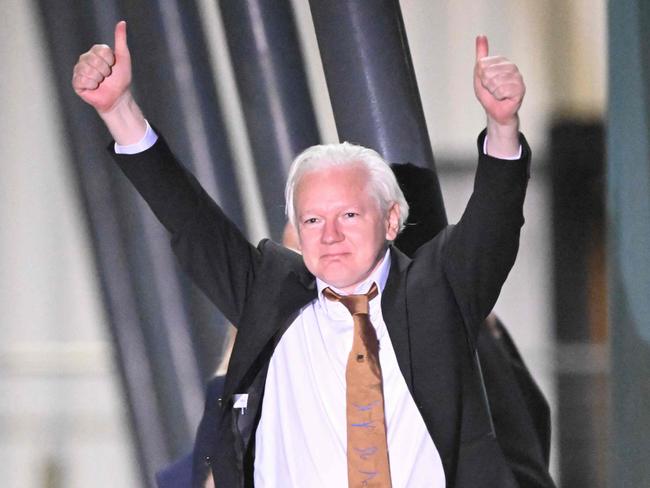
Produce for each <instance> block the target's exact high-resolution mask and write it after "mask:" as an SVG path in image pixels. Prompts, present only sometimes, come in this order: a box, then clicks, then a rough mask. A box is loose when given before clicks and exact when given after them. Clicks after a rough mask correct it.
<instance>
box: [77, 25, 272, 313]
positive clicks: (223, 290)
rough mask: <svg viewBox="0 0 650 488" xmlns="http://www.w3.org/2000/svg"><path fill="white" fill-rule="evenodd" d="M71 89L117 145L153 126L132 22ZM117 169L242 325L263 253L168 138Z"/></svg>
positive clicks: (89, 59)
mask: <svg viewBox="0 0 650 488" xmlns="http://www.w3.org/2000/svg"><path fill="white" fill-rule="evenodd" d="M72 86H73V88H74V90H75V92H76V93H77V94H78V95H79V97H80V98H81V99H82V100H84V101H85V102H86V103H88V104H89V105H91V106H92V107H93V108H94V109H95V110H96V111H97V113H98V114H99V116H100V117H101V118H102V120H103V121H104V123H105V124H106V126H107V128H108V130H109V131H110V133H111V135H112V136H113V138H114V140H115V142H116V143H117V144H119V145H122V146H126V145H131V144H134V143H137V142H139V141H140V140H141V139H142V138H143V136H144V134H145V132H146V129H147V122H146V120H145V118H144V116H143V114H142V111H141V110H140V108H139V107H138V105H137V103H136V102H135V100H134V98H133V96H132V93H131V56H130V53H129V49H128V46H127V40H126V22H124V21H121V22H119V23H118V24H117V25H116V26H115V49H111V48H110V47H109V46H106V45H94V46H93V47H92V48H91V49H90V50H89V51H87V52H86V53H84V54H82V55H81V56H80V57H79V61H78V62H77V64H76V65H75V67H74V73H73V77H72ZM113 157H114V159H115V160H116V161H117V163H118V165H119V167H120V168H121V170H122V171H123V172H124V174H125V175H126V176H127V178H128V179H129V180H130V181H131V183H133V185H134V186H135V188H136V189H137V191H138V192H139V193H140V195H142V197H143V198H144V199H145V200H146V202H147V203H148V204H149V207H151V209H152V210H153V212H154V214H155V215H156V217H157V218H158V220H160V222H161V223H162V224H163V225H164V226H165V227H166V228H167V230H168V231H169V232H170V233H171V235H172V246H173V248H174V252H175V253H176V255H177V256H178V258H179V260H180V261H181V264H182V266H183V268H184V269H185V270H186V271H187V272H188V273H189V274H190V276H191V277H192V279H193V280H194V281H195V283H196V284H197V285H198V286H199V287H200V288H201V289H202V290H203V291H204V292H205V293H206V295H208V297H209V298H210V299H211V300H212V301H213V302H214V303H215V304H216V305H217V306H218V307H219V309H220V310H221V311H222V312H223V314H224V315H225V316H226V318H228V320H230V321H231V322H232V323H234V324H237V323H239V318H240V316H241V312H242V310H243V305H244V303H245V300H246V296H247V293H248V290H249V288H250V286H251V283H252V280H253V278H254V275H255V270H256V268H257V266H258V265H259V263H260V261H261V254H260V252H259V251H258V250H257V249H256V248H255V247H254V246H251V244H250V243H249V242H248V241H247V240H246V238H245V237H244V236H243V234H242V233H241V232H240V231H239V229H238V228H237V227H236V226H235V225H234V224H233V223H232V222H231V221H230V220H229V219H228V218H227V217H226V216H225V215H224V214H223V212H222V210H221V209H220V208H219V206H218V205H217V204H216V203H215V202H214V200H212V198H210V196H209V195H208V194H207V193H206V192H205V190H203V188H202V187H201V185H200V184H199V183H198V181H197V180H196V179H195V178H194V176H193V175H192V174H191V173H190V172H189V171H187V170H186V169H185V168H184V167H183V166H182V165H181V164H180V163H179V162H178V161H177V159H176V158H175V157H174V155H173V154H172V152H171V151H170V149H169V148H168V146H167V144H166V143H165V141H164V140H163V139H162V138H159V139H158V141H157V142H156V143H155V144H154V145H153V146H152V147H149V148H148V149H146V150H144V151H143V152H140V153H138V154H133V155H126V154H113Z"/></svg>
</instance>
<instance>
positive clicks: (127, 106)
mask: <svg viewBox="0 0 650 488" xmlns="http://www.w3.org/2000/svg"><path fill="white" fill-rule="evenodd" d="M98 114H99V116H100V117H101V118H102V120H103V121H104V123H105V124H106V127H107V128H108V130H109V132H110V133H111V135H112V136H113V139H114V140H115V142H116V143H118V144H120V145H123V146H126V145H129V144H134V143H136V142H138V141H139V140H141V139H142V137H143V136H144V134H145V132H146V131H147V122H146V120H145V118H144V115H143V114H142V111H141V110H140V107H139V106H138V104H137V103H136V101H135V100H134V99H133V96H132V95H131V92H130V91H128V90H127V91H126V92H124V94H123V95H122V96H120V98H118V100H117V101H116V102H115V103H114V104H113V105H112V106H111V107H110V108H109V109H107V110H104V111H99V110H98Z"/></svg>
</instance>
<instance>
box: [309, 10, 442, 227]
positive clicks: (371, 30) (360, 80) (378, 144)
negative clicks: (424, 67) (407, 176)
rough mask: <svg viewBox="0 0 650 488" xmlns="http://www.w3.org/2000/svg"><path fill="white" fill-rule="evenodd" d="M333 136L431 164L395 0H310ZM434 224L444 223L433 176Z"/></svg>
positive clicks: (392, 158)
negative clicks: (331, 115)
mask: <svg viewBox="0 0 650 488" xmlns="http://www.w3.org/2000/svg"><path fill="white" fill-rule="evenodd" d="M309 3H310V6H311V11H312V16H313V19H314V27H315V29H316V37H317V39H318V46H319V49H320V53H321V57H322V60H323V68H324V70H325V77H326V79H327V87H328V89H329V93H330V98H331V101H332V108H333V110H334V117H335V120H336V127H337V130H338V134H339V139H341V140H346V141H349V142H353V143H356V144H361V145H364V146H368V147H371V148H373V149H375V150H376V151H378V152H379V153H380V154H382V155H383V156H384V157H385V158H386V159H387V160H388V161H389V162H390V163H405V162H411V163H413V164H415V165H417V166H423V167H428V168H431V169H432V170H435V165H434V160H433V153H432V150H431V143H430V141H429V136H428V133H427V128H426V122H425V119H424V113H423V111H422V103H421V101H420V95H419V92H418V87H417V82H416V79H415V73H414V71H413V65H412V62H411V55H410V52H409V48H408V41H407V38H406V33H405V31H404V23H403V21H402V14H401V11H400V7H399V2H398V1H397V0H375V1H372V2H350V1H346V0H311V1H310V2H309ZM435 192H436V195H435V198H436V200H437V202H438V205H437V207H438V209H439V213H438V215H437V218H436V221H437V222H438V226H437V227H442V226H443V225H444V224H446V222H447V219H446V216H445V210H444V204H443V201H442V195H441V193H440V187H439V184H438V182H437V179H436V182H435Z"/></svg>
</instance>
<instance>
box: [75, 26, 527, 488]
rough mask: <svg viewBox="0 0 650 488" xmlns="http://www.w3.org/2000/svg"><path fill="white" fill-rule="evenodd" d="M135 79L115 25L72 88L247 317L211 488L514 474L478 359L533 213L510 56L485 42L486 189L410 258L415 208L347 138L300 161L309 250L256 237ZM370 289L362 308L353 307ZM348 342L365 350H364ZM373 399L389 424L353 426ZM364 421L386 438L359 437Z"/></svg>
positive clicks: (240, 316) (507, 482) (461, 482)
mask: <svg viewBox="0 0 650 488" xmlns="http://www.w3.org/2000/svg"><path fill="white" fill-rule="evenodd" d="M130 82H131V65H130V54H129V51H128V47H127V44H126V25H125V23H123V22H121V23H118V25H117V26H116V34H115V49H114V51H113V50H111V49H110V48H108V46H93V47H92V48H91V49H90V51H88V52H87V53H85V54H83V55H82V56H81V57H80V59H79V62H78V63H77V65H76V66H75V69H74V75H73V87H74V89H75V90H76V92H77V93H78V94H79V96H80V97H81V98H82V99H83V100H85V101H86V102H88V103H89V104H90V105H92V106H93V107H94V108H95V109H96V110H97V112H98V114H99V115H100V117H101V118H102V119H103V120H104V122H105V123H106V125H107V127H108V129H109V131H110V132H111V134H112V135H113V138H114V139H115V142H116V146H115V149H116V150H117V152H118V154H116V155H115V159H116V160H117V162H118V164H119V166H120V167H121V168H122V170H123V171H124V172H125V174H126V175H127V177H128V178H129V179H130V180H131V181H132V182H133V184H134V185H135V186H136V188H137V189H138V191H139V192H140V193H141V194H142V195H143V197H144V198H145V200H146V201H147V202H148V203H149V205H150V206H151V208H152V210H153V211H154V213H155V214H156V216H157V217H158V218H159V219H160V220H161V222H162V223H163V224H164V225H165V226H166V227H167V229H168V230H169V231H170V232H171V234H172V245H173V247H174V251H175V252H176V254H177V255H178V257H179V259H180V260H181V262H182V264H183V266H184V268H185V269H186V270H187V271H188V272H189V273H190V274H191V275H192V277H193V278H194V280H195V281H196V282H197V284H198V285H199V286H200V287H201V288H202V289H203V290H204V291H205V292H206V294H207V295H208V296H209V297H210V298H211V299H212V300H213V301H214V302H215V303H216V304H217V305H218V306H219V308H220V309H221V311H222V312H223V313H224V315H225V316H226V317H227V318H228V319H229V320H230V321H231V322H232V323H233V324H237V326H238V333H237V339H236V342H235V346H234V350H233V353H232V357H231V360H230V364H229V369H228V373H227V377H226V384H225V386H224V396H223V399H222V402H221V405H219V407H218V408H219V409H220V410H221V422H220V426H219V432H218V441H217V442H215V443H214V445H212V446H210V449H211V450H210V451H208V452H206V453H204V459H205V461H206V462H207V463H209V464H210V465H211V468H212V472H213V475H214V480H215V483H216V485H217V486H227V487H230V486H233V487H234V486H253V484H254V485H255V486H258V487H259V486H282V487H286V486H314V487H317V486H323V487H325V486H337V487H338V486H345V485H346V484H347V485H348V486H395V487H397V486H409V487H419V486H427V487H430V486H435V487H441V486H449V487H451V486H458V487H475V486H485V487H491V486H493V487H510V486H517V484H516V481H515V479H514V477H513V475H512V472H511V471H510V469H509V468H508V466H507V464H506V462H505V460H504V456H503V453H502V452H501V451H500V449H499V446H498V444H497V443H496V441H495V438H494V432H493V428H492V425H491V423H490V419H489V413H488V412H487V410H486V409H485V403H484V400H483V392H482V389H481V381H480V376H479V372H478V371H477V369H476V367H475V362H474V359H473V354H474V348H475V346H474V345H475V340H476V334H477V330H478V327H479V326H480V324H481V323H482V322H483V320H484V318H485V317H486V316H487V314H488V313H489V312H490V310H491V309H492V306H493V305H494V302H495V301H496V299H497V297H498V294H499V291H500V288H501V286H502V284H503V282H504V280H505V278H506V276H507V274H508V272H509V270H510V268H511V267H512V264H513V263H514V259H515V256H516V253H517V248H518V239H519V230H520V227H521V225H522V224H523V215H522V206H523V199H524V195H525V189H526V184H527V180H528V163H529V159H530V150H529V148H528V146H527V144H526V142H525V140H524V139H523V136H520V134H519V132H518V127H519V118H518V110H519V107H520V105H521V102H522V100H523V96H524V92H525V88H524V83H523V80H522V77H521V75H520V73H519V71H518V70H517V68H516V66H515V65H514V64H512V63H510V62H509V61H507V60H506V59H504V58H502V57H488V45H487V39H486V38H485V37H479V38H477V42H476V65H475V70H474V88H475V93H476V96H477V98H478V100H479V102H480V103H481V105H482V106H483V107H484V109H485V111H486V115H487V129H486V131H484V133H482V134H481V136H479V165H478V169H477V176H476V182H475V189H474V193H473V195H472V198H471V199H470V202H469V203H468V207H467V209H466V211H465V213H464V214H463V217H462V218H461V220H460V222H459V223H458V224H457V225H456V226H450V227H448V228H447V229H445V230H444V231H443V232H441V233H440V234H439V235H438V236H437V237H436V238H434V239H432V240H431V241H429V242H428V243H426V244H425V245H424V246H422V247H421V248H420V249H419V250H418V252H417V253H416V254H415V256H414V258H413V260H410V259H409V258H407V257H406V256H404V255H403V254H401V253H400V252H399V251H397V250H396V249H395V248H393V247H392V246H391V242H392V241H393V240H394V239H395V238H396V236H397V234H398V232H399V230H400V228H401V226H402V223H403V222H404V221H406V218H407V214H408V206H407V205H406V203H405V201H404V198H403V195H402V194H401V191H400V190H399V187H398V186H397V184H396V182H395V179H394V176H393V175H392V173H391V171H390V168H389V167H388V166H387V165H386V164H385V162H383V160H381V157H380V156H379V155H377V153H375V152H374V151H371V150H369V149H366V148H360V147H358V146H353V145H331V146H316V147H314V148H310V149H308V150H307V151H305V152H304V153H303V154H302V155H301V156H299V157H298V158H297V159H296V161H295V162H294V165H293V166H292V170H291V171H290V176H289V182H288V184H287V192H286V196H287V213H288V217H289V219H290V220H291V221H292V223H294V225H295V226H296V230H297V233H298V238H299V245H300V251H301V252H302V256H299V255H298V254H296V253H293V252H292V251H289V250H287V249H285V248H284V247H282V246H280V245H277V244H275V243H273V242H271V241H268V240H264V241H262V242H260V244H259V245H258V246H257V247H253V246H252V245H250V244H249V243H248V242H247V241H246V240H245V239H244V237H243V236H242V235H241V233H240V232H239V231H238V229H236V227H235V226H234V225H233V224H232V223H231V222H230V221H229V220H228V219H227V218H226V217H225V216H224V215H223V213H222V212H221V209H219V208H218V206H216V204H215V203H214V202H213V201H212V200H211V199H210V198H209V197H208V196H207V195H206V194H205V192H204V191H203V190H202V189H201V188H200V186H199V185H198V183H197V182H196V180H195V179H194V178H193V177H192V176H191V175H190V174H189V173H188V172H187V171H185V170H184V169H183V168H182V166H180V165H179V164H178V163H177V161H176V159H175V158H174V156H173V155H172V153H171V151H170V150H169V149H168V147H167V146H166V144H165V143H164V141H163V140H162V139H161V138H159V137H158V135H157V134H155V132H154V131H153V130H152V129H151V128H150V126H149V125H148V123H147V121H146V120H145V118H144V116H143V115H142V112H141V111H140V109H139V107H138V106H137V104H136V103H135V101H134V100H133V97H132V95H131V92H130V89H129V87H130ZM125 153H126V154H125ZM366 293H369V295H370V296H368V297H365V298H364V297H363V294H366ZM363 300H365V302H363V303H365V307H366V308H365V311H363V310H362V311H358V310H354V311H353V310H352V308H350V309H349V312H348V311H347V310H346V308H347V307H348V304H350V303H352V302H355V303H357V302H359V303H360V302H362V301H363ZM344 304H345V306H344ZM350 307H351V306H350ZM353 316H354V317H353ZM359 317H361V318H359ZM364 320H365V325H359V322H358V321H364ZM368 320H369V322H370V323H369V322H368ZM368 324H369V325H368ZM359 330H362V331H363V333H364V334H366V335H362V337H361V338H359V335H358V331H359ZM377 341H378V346H379V348H378V350H377V349H376V346H377ZM351 344H353V345H354V347H355V348H356V347H357V346H358V345H359V344H363V345H364V346H365V347H366V348H365V349H360V350H362V351H363V353H361V354H359V353H356V354H354V352H355V351H356V349H354V350H353V351H351ZM372 347H375V349H372ZM346 356H348V357H347V359H346ZM377 358H378V362H376V361H375V359H377ZM364 364H365V365H368V366H369V367H370V369H369V370H364V373H363V374H373V375H375V379H377V378H378V379H377V381H378V382H377V383H374V384H373V385H374V386H372V388H366V389H367V390H373V392H372V393H373V394H377V392H379V394H380V395H381V396H380V399H379V400H373V401H371V402H369V403H367V404H365V403H363V402H362V401H351V400H350V396H349V395H351V394H356V392H357V390H358V385H359V383H358V379H357V377H356V376H355V375H353V374H348V371H349V370H350V369H354V368H361V367H362V366H363V365H364ZM370 370H372V371H371V373H368V371H370ZM377 373H378V374H377ZM373 381H374V380H373ZM353 383H354V386H353V387H351V386H350V385H351V384H353ZM377 385H379V386H380V387H379V388H377ZM366 386H367V385H366ZM366 386H363V388H365V387H366ZM379 407H382V408H383V411H382V412H381V415H380V418H379V417H372V420H371V421H368V422H355V421H350V416H349V415H350V412H353V413H355V412H356V413H358V411H364V412H365V411H368V412H375V413H376V412H377V411H379V410H380V408H379ZM359 432H362V434H361V436H363V435H365V433H368V432H369V433H370V434H372V435H375V437H373V442H375V440H376V442H377V444H376V445H375V444H373V445H362V444H359V447H356V445H355V442H356V439H358V438H359V437H357V436H358V435H359V434H358V433H359ZM377 432H383V434H382V435H379V436H377V435H376V433H377ZM351 439H352V440H351ZM361 439H366V438H364V437H361ZM382 439H383V440H382ZM364 442H365V441H364ZM381 442H383V445H381V444H380V443H381ZM365 462H370V463H375V462H376V463H377V464H373V468H372V469H368V470H364V469H363V468H359V466H361V465H362V463H365ZM363 476H365V478H363Z"/></svg>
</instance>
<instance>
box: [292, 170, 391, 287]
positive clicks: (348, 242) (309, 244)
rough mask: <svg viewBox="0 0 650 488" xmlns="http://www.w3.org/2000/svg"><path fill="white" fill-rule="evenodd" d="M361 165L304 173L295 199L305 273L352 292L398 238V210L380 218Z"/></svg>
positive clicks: (377, 205)
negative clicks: (387, 247) (389, 245)
mask: <svg viewBox="0 0 650 488" xmlns="http://www.w3.org/2000/svg"><path fill="white" fill-rule="evenodd" d="M367 180H368V173H367V170H366V169H365V168H363V167H362V166H356V165H354V166H348V167H333V168H327V169H323V170H316V171H313V172H309V173H306V174H305V175H304V176H303V177H302V178H301V179H300V181H299V183H298V187H297V190H296V195H295V206H296V224H297V226H298V241H299V246H300V251H301V252H302V255H303V259H304V261H305V265H306V266H307V269H309V271H310V272H311V273H312V274H313V275H314V276H316V277H318V278H320V279H321V280H323V281H325V282H326V283H328V284H330V285H333V286H335V287H337V288H339V289H341V290H342V291H345V292H348V293H349V292H352V291H354V288H355V287H356V286H357V285H358V284H359V283H361V282H362V281H363V280H365V279H366V278H367V277H368V276H369V275H370V274H371V273H372V271H373V270H374V269H375V267H376V266H377V264H378V263H379V260H380V259H381V258H382V256H383V253H384V251H385V249H386V245H387V241H388V240H393V239H395V237H396V236H397V227H398V220H399V207H398V206H397V204H394V205H393V206H392V207H391V208H390V209H389V211H388V213H387V215H383V214H382V212H381V211H380V209H379V204H378V202H377V200H376V198H374V197H373V196H372V195H371V194H370V188H369V186H368V185H367Z"/></svg>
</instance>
